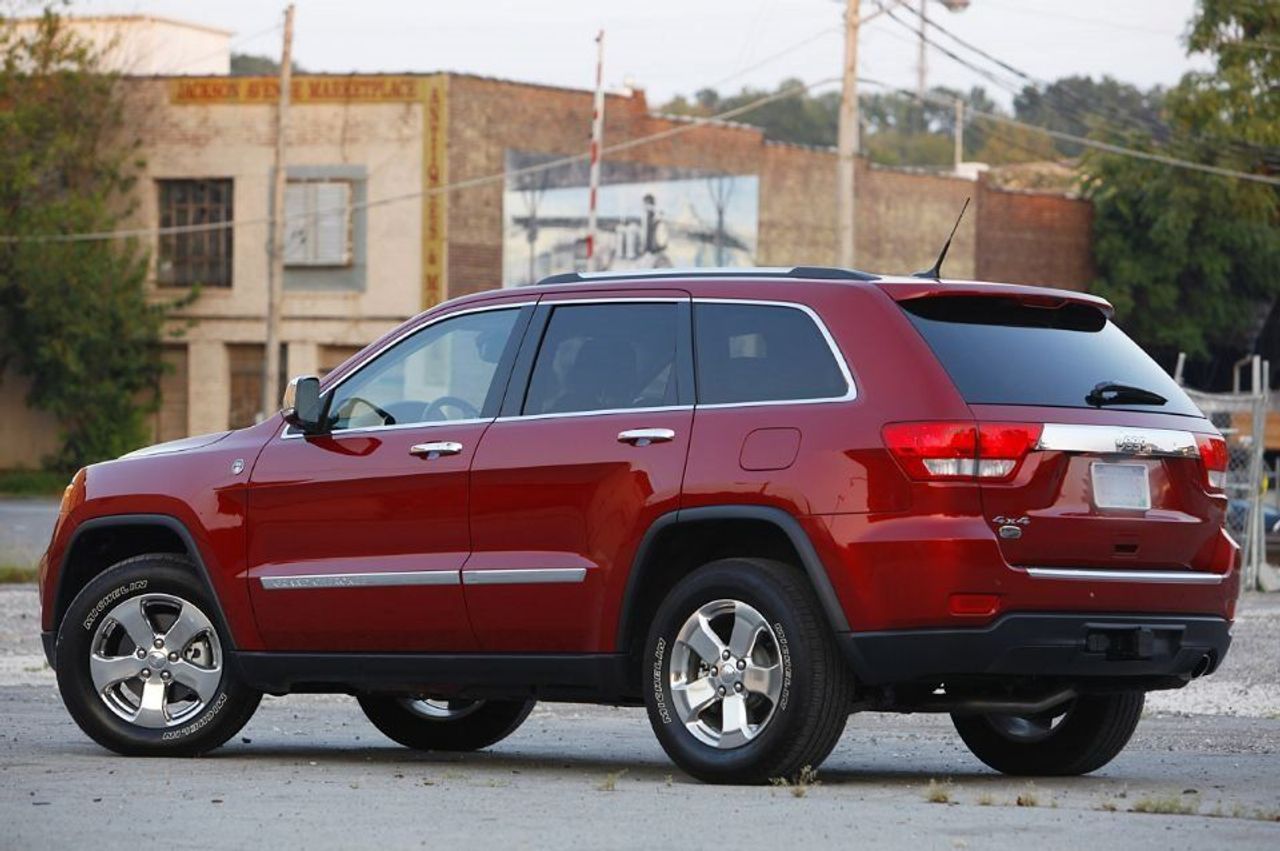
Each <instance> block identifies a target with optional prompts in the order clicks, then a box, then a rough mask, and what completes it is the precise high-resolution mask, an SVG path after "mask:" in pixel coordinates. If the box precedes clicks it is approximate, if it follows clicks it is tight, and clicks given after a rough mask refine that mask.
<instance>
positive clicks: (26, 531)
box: [0, 498, 58, 567]
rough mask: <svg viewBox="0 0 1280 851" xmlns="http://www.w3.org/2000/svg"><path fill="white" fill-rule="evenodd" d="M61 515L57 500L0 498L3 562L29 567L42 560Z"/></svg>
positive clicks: (0, 540) (2, 563)
mask: <svg viewBox="0 0 1280 851" xmlns="http://www.w3.org/2000/svg"><path fill="white" fill-rule="evenodd" d="M57 517H58V500H56V499H13V498H4V499H0V565H15V566H18V567H27V566H30V565H34V564H35V563H36V562H37V561H39V560H40V556H41V555H42V554H43V553H44V550H45V547H47V546H49V536H50V535H52V534H53V521H54V520H56V519H57Z"/></svg>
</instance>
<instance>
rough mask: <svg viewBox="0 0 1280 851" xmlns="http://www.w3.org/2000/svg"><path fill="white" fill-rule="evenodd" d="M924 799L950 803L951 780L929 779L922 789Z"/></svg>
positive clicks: (933, 802)
mask: <svg viewBox="0 0 1280 851" xmlns="http://www.w3.org/2000/svg"><path fill="white" fill-rule="evenodd" d="M924 799H925V800H926V801H928V802H929V803H931V804H949V803H951V781H947V782H946V783H939V782H938V781H937V780H930V781H929V785H928V786H926V787H925V790H924Z"/></svg>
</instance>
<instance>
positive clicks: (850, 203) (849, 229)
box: [836, 0, 859, 267]
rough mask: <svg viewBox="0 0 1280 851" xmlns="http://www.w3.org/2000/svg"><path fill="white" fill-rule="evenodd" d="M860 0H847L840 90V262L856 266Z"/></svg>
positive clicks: (837, 165) (837, 170) (838, 167)
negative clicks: (855, 182) (855, 158)
mask: <svg viewBox="0 0 1280 851" xmlns="http://www.w3.org/2000/svg"><path fill="white" fill-rule="evenodd" d="M858 23H859V20H858V0H845V9H844V87H843V88H842V89H841V91H840V125H839V135H838V137H837V140H836V192H837V195H836V228H837V229H838V232H839V235H838V245H839V253H838V256H839V263H840V265H841V266H846V267H852V266H853V264H854V247H855V245H856V242H855V236H856V233H855V229H856V227H857V222H856V206H855V204H854V180H855V178H856V175H857V162H856V161H855V160H854V155H855V154H856V153H857V152H858Z"/></svg>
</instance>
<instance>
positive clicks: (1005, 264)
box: [975, 182, 1094, 290]
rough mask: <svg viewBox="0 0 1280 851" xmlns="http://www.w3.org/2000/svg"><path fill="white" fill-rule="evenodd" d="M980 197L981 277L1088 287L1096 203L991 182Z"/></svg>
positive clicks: (979, 276)
mask: <svg viewBox="0 0 1280 851" xmlns="http://www.w3.org/2000/svg"><path fill="white" fill-rule="evenodd" d="M977 200H978V209H977V216H975V221H976V222H977V229H978V230H977V233H978V264H977V277H978V278H981V279H982V280H987V281H1005V282H1008V283H1014V284H1040V285H1043V286H1053V287H1066V288H1067V289H1073V290H1084V289H1088V287H1089V284H1090V283H1091V282H1092V281H1093V279H1094V268H1093V258H1092V250H1091V244H1092V233H1093V205H1092V204H1090V203H1089V202H1088V201H1085V200H1083V199H1079V198H1068V197H1066V196H1064V195H1054V194H1047V193H1039V192H1013V191H1007V190H1001V189H993V188H991V187H989V186H987V185H986V184H985V182H984V183H982V184H981V191H980V192H979V194H978V199H977Z"/></svg>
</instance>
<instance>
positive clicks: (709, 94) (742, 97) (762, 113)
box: [662, 79, 840, 145]
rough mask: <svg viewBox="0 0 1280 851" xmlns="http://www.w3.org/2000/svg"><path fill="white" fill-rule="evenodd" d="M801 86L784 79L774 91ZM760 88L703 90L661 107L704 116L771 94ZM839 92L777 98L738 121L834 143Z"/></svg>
mask: <svg viewBox="0 0 1280 851" xmlns="http://www.w3.org/2000/svg"><path fill="white" fill-rule="evenodd" d="M801 85H803V83H802V82H801V81H800V80H791V79H788V80H783V81H782V82H781V83H779V84H778V87H777V88H776V89H774V91H775V92H778V91H783V90H785V89H792V88H796V87H798V86H801ZM772 93H773V92H768V91H765V90H763V89H750V88H744V89H742V91H740V92H739V93H738V94H736V95H728V96H721V94H720V93H719V92H717V91H715V90H714V89H702V90H700V91H699V92H698V93H697V94H695V95H694V96H693V98H692V99H688V98H686V97H684V96H683V95H679V96H677V97H676V98H675V99H673V100H671V101H670V102H668V103H666V104H664V105H663V106H662V110H663V111H664V112H668V113H671V114H673V115H692V116H700V117H707V116H711V115H717V114H719V113H721V112H725V111H727V110H730V109H734V108H736V107H739V106H743V105H745V104H748V103H750V102H751V101H753V100H759V99H760V98H762V97H765V96H766V95H769V94H772ZM839 111H840V94H839V92H826V93H824V94H820V95H817V96H812V95H810V94H808V93H804V94H799V95H795V96H793V97H787V98H780V99H778V100H775V101H773V102H771V103H766V104H764V105H763V106H760V107H758V108H756V109H753V110H751V111H750V112H748V113H746V114H744V115H743V116H741V117H740V118H738V119H736V120H738V121H742V122H745V123H747V124H753V125H755V126H756V127H759V128H761V129H762V130H764V132H765V135H766V136H767V137H769V138H770V139H776V140H778V141H780V142H795V143H797V144H801V145H834V144H835V143H836V128H837V126H838V124H839V117H838V114H839Z"/></svg>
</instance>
